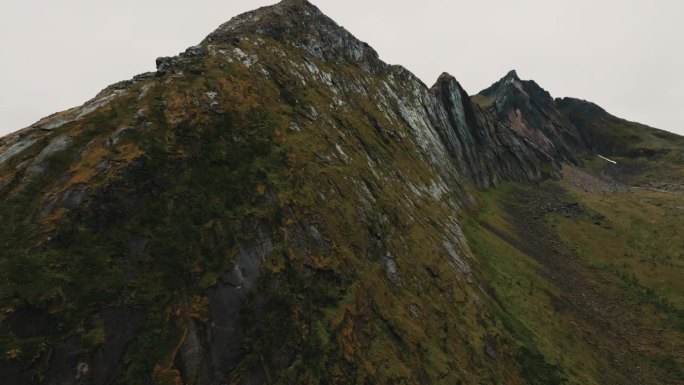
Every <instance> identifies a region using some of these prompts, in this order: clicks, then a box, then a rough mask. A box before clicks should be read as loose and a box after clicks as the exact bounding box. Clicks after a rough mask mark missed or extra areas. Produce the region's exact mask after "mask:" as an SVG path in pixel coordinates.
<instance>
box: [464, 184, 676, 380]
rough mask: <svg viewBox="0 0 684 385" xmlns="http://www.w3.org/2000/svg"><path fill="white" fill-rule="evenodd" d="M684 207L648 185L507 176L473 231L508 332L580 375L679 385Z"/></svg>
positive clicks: (569, 374)
mask: <svg viewBox="0 0 684 385" xmlns="http://www.w3.org/2000/svg"><path fill="white" fill-rule="evenodd" d="M539 191H542V192H543V191H549V192H550V193H549V194H544V193H539ZM536 198H539V199H536ZM525 201H528V202H529V203H528V204H527V203H520V202H525ZM511 202H516V203H511ZM683 204H684V196H682V195H681V194H674V193H663V192H657V191H653V190H648V189H631V190H628V191H625V190H621V191H618V192H603V193H588V192H585V191H584V190H583V189H577V188H574V187H571V186H570V185H569V184H568V183H566V182H565V181H562V182H547V183H545V184H543V185H542V186H539V187H532V186H517V185H508V186H502V187H499V188H497V189H495V190H493V191H489V192H487V193H485V194H484V196H483V209H482V210H481V211H480V212H479V213H478V214H477V215H473V216H471V217H470V218H469V219H468V220H467V221H466V224H467V225H466V226H465V232H466V235H467V236H468V238H469V240H470V242H471V245H472V247H473V250H474V252H475V254H476V255H477V256H478V257H479V258H480V260H481V268H482V274H483V276H484V278H485V281H486V282H487V283H488V285H489V287H490V290H491V293H492V295H493V297H494V298H495V299H496V302H497V304H498V305H499V306H500V307H501V310H502V317H503V319H504V320H510V321H511V322H510V323H508V328H509V331H510V332H511V333H512V335H514V336H516V338H517V340H518V343H519V344H520V345H521V346H535V347H537V348H538V349H539V352H540V353H541V354H542V356H543V357H544V360H545V361H546V362H548V363H549V364H550V365H551V366H547V368H549V369H553V371H554V372H555V373H558V375H559V376H560V377H563V378H565V379H566V380H567V381H568V383H576V384H591V383H606V384H610V383H630V382H632V381H636V379H641V381H644V382H645V383H654V384H655V383H658V384H666V383H667V384H676V383H680V381H681V380H682V379H683V377H682V372H681V367H682V363H683V362H684V361H683V357H682V354H681V349H679V347H681V345H680V343H681V341H682V310H683V307H682V293H683V290H682V283H681V277H682V266H683V259H684V244H683V243H682V239H681V236H680V234H681V232H680V228H681V224H682V223H683V220H682V209H681V207H682V205H683ZM544 206H545V207H547V209H540V207H544ZM548 207H550V208H548ZM521 218H522V220H521ZM536 369H537V370H538V369H539V366H538V365H537V366H536ZM544 383H550V382H549V381H547V382H544Z"/></svg>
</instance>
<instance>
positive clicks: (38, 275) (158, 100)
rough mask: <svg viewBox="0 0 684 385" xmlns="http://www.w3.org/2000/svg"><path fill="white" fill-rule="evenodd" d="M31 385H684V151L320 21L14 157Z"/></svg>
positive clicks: (0, 248)
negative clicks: (434, 74)
mask: <svg viewBox="0 0 684 385" xmlns="http://www.w3.org/2000/svg"><path fill="white" fill-rule="evenodd" d="M0 196H1V199H0V284H1V285H0V378H2V380H1V381H0V382H2V383H3V384H50V385H52V384H54V385H57V384H59V385H62V384H64V385H66V384H74V385H75V384H174V385H175V384H186V385H191V384H192V385H195V384H196V385H214V384H215V385H219V384H245V385H247V384H352V383H354V384H610V385H613V384H654V385H655V384H658V385H660V384H682V383H683V382H684V369H682V368H683V367H684V351H683V350H682V345H683V343H684V338H683V337H684V327H683V325H684V280H682V276H683V275H682V274H683V273H684V243H683V242H682V234H681V228H682V225H684V138H682V137H680V136H677V135H675V134H671V133H668V132H665V131H661V130H657V129H654V128H651V127H648V126H645V125H641V124H638V123H633V122H628V121H625V120H622V119H619V118H617V117H614V116H612V115H610V114H609V113H608V112H606V111H605V110H603V109H602V108H601V107H599V106H596V105H594V104H592V103H590V102H586V101H583V100H579V99H572V98H563V99H554V98H553V97H551V95H550V94H549V93H548V92H546V91H545V90H544V89H543V88H542V87H541V86H539V85H538V84H536V83H535V82H534V81H530V80H521V79H520V78H519V77H518V74H517V73H516V72H515V71H511V72H510V73H508V74H507V75H505V76H504V77H503V78H502V79H501V80H499V81H497V82H495V83H494V84H493V85H492V86H491V87H489V88H488V89H486V90H483V91H482V92H480V93H478V94H476V95H472V96H471V95H469V94H468V93H467V92H466V91H465V90H464V89H463V88H462V87H461V85H460V84H459V83H458V81H457V80H456V79H455V78H454V77H453V76H451V75H449V74H447V73H444V74H442V75H441V76H440V77H439V78H438V79H437V81H436V82H435V84H434V85H433V86H432V87H428V86H426V85H425V84H423V82H421V81H420V80H419V79H418V78H417V77H416V76H415V75H413V74H412V73H411V72H409V71H408V70H406V69H405V68H403V67H401V66H397V65H388V64H386V63H384V62H383V61H381V60H380V58H379V57H378V54H377V53H376V52H375V50H373V48H371V47H370V46H369V45H368V44H366V43H364V42H362V41H360V40H358V39H357V38H355V37H354V36H353V35H352V34H351V33H350V32H348V31H346V30H345V29H344V28H342V27H340V26H339V25H337V24H336V23H335V22H334V21H333V20H331V19H330V18H328V17H326V16H325V15H323V14H322V13H321V12H320V11H319V10H318V9H317V8H316V7H315V6H314V5H312V4H310V3H309V2H307V1H304V0H285V1H282V2H280V3H278V4H276V5H273V6H270V7H265V8H261V9H258V10H255V11H252V12H248V13H246V14H243V15H240V16H237V17H235V18H233V19H231V20H230V21H228V22H227V23H225V24H223V25H221V26H220V27H219V28H218V29H217V30H215V31H214V32H212V33H211V34H209V35H208V36H207V37H206V38H205V39H204V40H203V41H202V42H201V43H200V44H199V45H197V46H194V47H190V48H188V49H187V50H186V51H185V52H183V53H180V54H179V55H177V56H174V57H162V58H158V59H157V71H156V72H153V73H146V74H141V75H138V76H135V77H134V78H133V79H131V80H127V81H122V82H119V83H117V84H114V85H111V86H109V87H107V88H105V89H104V90H103V91H102V92H101V93H100V94H98V95H97V96H96V97H95V98H94V99H92V100H90V101H88V102H86V103H85V104H84V105H82V106H80V107H76V108H73V109H70V110H67V111H63V112H59V113H56V114H53V115H51V116H48V117H46V118H44V119H42V120H40V121H39V122H37V123H35V124H34V125H32V126H30V127H28V128H25V129H22V130H19V131H17V132H15V133H13V134H10V135H8V136H5V137H3V138H1V139H0Z"/></svg>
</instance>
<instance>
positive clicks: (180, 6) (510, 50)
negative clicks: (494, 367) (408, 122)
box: [0, 0, 684, 135]
mask: <svg viewBox="0 0 684 385" xmlns="http://www.w3.org/2000/svg"><path fill="white" fill-rule="evenodd" d="M274 1H275V0H266V1H263V0H252V1H246V0H222V1H217V0H193V1H188V0H185V1H180V0H117V1H106V2H100V1H93V0H40V1H39V0H2V4H1V6H0V135H4V134H6V133H9V132H11V131H15V130H17V129H20V128H23V127H26V126H28V125H30V124H32V123H33V122H35V121H37V120H38V119H40V118H41V117H43V116H46V115H49V114H51V113H53V112H57V111H60V110H64V109H67V108H70V107H73V106H76V105H80V104H82V103H83V102H84V101H86V100H87V99H90V98H91V97H93V96H94V95H95V94H96V93H97V92H98V91H100V90H101V89H102V88H104V87H106V86H107V85H109V84H111V83H114V82H116V81H119V80H124V79H129V78H131V77H132V76H133V75H136V74H138V73H141V72H145V71H152V70H154V68H155V67H154V61H155V58H156V57H158V56H171V55H175V54H177V53H178V52H181V51H183V50H185V48H187V47H189V46H191V45H195V44H197V43H198V42H199V41H200V40H202V39H203V38H204V37H205V36H206V35H207V34H209V33H210V32H211V31H212V30H214V29H215V28H216V27H218V25H219V24H221V23H223V22H225V21H227V20H228V19H230V18H231V17H232V16H235V15H237V14H239V13H241V12H244V11H247V10H250V9H254V8H257V7H259V6H262V5H268V4H271V3H273V2H274ZM313 3H314V4H316V5H317V6H318V7H319V8H321V10H322V11H323V12H325V13H326V14H327V15H328V16H330V17H332V18H333V19H335V20H336V21H337V22H338V23H339V24H341V25H343V26H345V27H346V28H347V29H348V30H350V31H351V32H352V33H353V34H354V35H356V36H357V37H358V38H360V39H361V40H363V41H366V42H368V43H369V44H370V45H371V46H373V47H374V48H375V49H376V50H377V51H378V52H379V54H380V57H381V58H382V59H383V60H384V61H386V62H388V63H391V64H401V65H403V66H405V67H407V68H408V69H409V70H411V71H413V72H414V73H415V74H416V75H418V76H419V77H420V78H421V79H423V81H424V82H425V83H426V84H427V85H432V83H433V82H434V80H435V79H436V78H437V76H438V75H439V74H440V73H441V72H444V71H446V72H449V73H451V74H452V75H454V76H455V77H456V78H457V79H458V80H459V81H460V82H461V84H462V85H463V86H464V87H465V89H466V90H467V91H468V92H469V93H471V94H474V93H477V92H478V91H480V90H481V89H483V88H485V87H487V86H489V85H490V84H491V83H493V82H494V81H496V80H498V79H499V78H500V77H502V76H504V75H505V74H506V72H508V71H509V70H510V69H517V70H518V74H519V75H520V76H521V77H522V78H524V79H533V80H535V81H537V82H538V83H539V84H540V85H541V86H542V87H544V88H545V89H547V90H548V91H549V92H551V94H552V95H553V96H554V97H558V96H573V97H578V98H581V99H586V100H590V101H593V102H595V103H597V104H599V105H601V106H602V107H604V108H605V109H606V110H608V111H609V112H611V113H613V114H614V115H617V116H620V117H623V118H626V119H629V120H634V121H639V122H641V123H645V124H649V125H651V126H654V127H658V128H662V129H666V130H669V131H673V132H677V133H679V134H684V97H683V96H682V93H683V91H684V21H683V20H684V1H682V0H651V1H643V0H517V1H511V0H487V1H476V0H467V1H461V0H451V1H447V0H422V1H415V0H411V1H402V0H345V1H340V0H337V1H333V0H314V1H313Z"/></svg>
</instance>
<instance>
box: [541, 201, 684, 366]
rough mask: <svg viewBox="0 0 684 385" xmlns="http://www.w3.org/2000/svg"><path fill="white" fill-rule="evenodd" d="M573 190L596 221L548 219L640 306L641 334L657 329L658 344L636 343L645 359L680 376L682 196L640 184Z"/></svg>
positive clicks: (683, 253) (683, 252)
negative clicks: (602, 190)
mask: <svg viewBox="0 0 684 385" xmlns="http://www.w3.org/2000/svg"><path fill="white" fill-rule="evenodd" d="M573 192H574V194H573V195H574V197H575V199H577V201H578V202H580V203H581V204H582V205H583V206H584V207H586V208H587V209H588V210H591V211H592V212H594V213H595V215H594V217H595V218H600V219H594V220H591V219H587V220H584V221H578V220H569V219H568V218H565V217H562V216H557V217H553V219H552V223H554V225H555V226H556V227H557V228H558V231H559V233H560V234H561V235H562V237H563V238H564V239H565V240H566V242H568V244H571V245H573V246H574V247H575V248H576V250H577V254H578V255H579V256H580V257H581V258H583V260H584V261H585V263H586V264H587V265H588V266H590V267H591V268H592V269H594V270H595V271H597V272H598V274H600V275H601V276H602V277H604V279H605V280H606V281H608V282H610V284H611V285H613V286H614V287H618V288H620V290H622V291H623V293H624V295H625V296H627V297H628V298H630V299H632V300H633V301H635V302H636V303H637V304H638V306H639V310H638V311H637V310H630V313H631V314H633V315H636V317H638V319H639V320H640V322H641V323H643V325H644V330H646V331H647V332H644V333H645V334H646V335H650V333H651V331H652V330H658V332H657V334H658V337H657V340H658V341H661V342H659V343H658V342H653V340H655V339H656V338H650V339H649V340H648V341H649V342H650V343H648V344H644V345H642V346H640V350H641V353H642V355H643V357H644V359H645V360H646V362H648V364H649V365H655V366H656V367H660V368H662V369H663V370H664V371H666V372H668V373H671V376H672V378H679V379H681V378H683V377H682V376H683V373H682V371H681V370H679V369H677V367H680V366H681V365H682V362H683V361H682V360H684V357H682V356H681V354H679V353H677V347H676V342H674V341H679V340H681V338H682V331H683V328H682V327H683V325H684V323H683V320H684V312H683V310H682V300H683V299H684V298H682V290H683V288H682V287H681V285H682V284H681V279H680V277H681V274H682V272H681V270H682V267H683V263H682V258H684V244H682V242H680V241H679V238H681V237H680V236H679V224H680V223H682V213H681V210H679V207H680V206H681V205H682V196H681V194H677V193H669V192H662V191H657V190H650V189H639V188H635V189H630V190H622V191H618V192H612V193H603V194H588V193H586V192H584V191H582V190H578V189H575V190H573ZM663 240H668V241H665V242H663Z"/></svg>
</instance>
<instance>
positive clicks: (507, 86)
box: [480, 71, 585, 161]
mask: <svg viewBox="0 0 684 385" xmlns="http://www.w3.org/2000/svg"><path fill="white" fill-rule="evenodd" d="M480 95H481V96H484V97H485V98H487V99H489V100H488V102H489V103H491V106H492V108H493V110H494V112H495V113H496V114H497V117H498V118H499V119H500V120H502V121H505V122H508V124H509V125H510V126H511V127H512V128H513V129H514V130H515V131H516V132H518V133H519V134H520V135H522V136H524V137H526V138H528V139H530V140H531V141H532V142H533V143H534V144H535V146H536V147H537V148H539V149H540V150H542V151H544V152H546V153H547V154H549V155H551V156H553V157H555V158H557V159H562V160H566V161H573V160H574V159H575V154H577V153H578V152H581V151H582V150H583V149H584V148H585V144H584V142H583V140H582V137H581V136H580V134H579V132H578V131H577V128H575V127H574V126H573V125H572V123H570V121H569V120H568V119H567V118H566V117H565V116H564V115H562V114H561V113H560V112H559V111H558V108H557V107H556V104H555V103H554V100H553V98H552V97H551V95H550V94H549V93H548V92H546V91H545V90H544V89H542V88H541V87H539V85H537V83H535V82H534V81H529V80H528V81H522V80H520V78H519V77H518V74H517V73H516V72H515V71H510V72H509V73H508V74H507V75H506V76H505V77H503V78H502V79H501V80H499V81H498V82H496V83H494V84H493V85H492V86H491V87H489V88H487V89H486V90H483V91H481V92H480Z"/></svg>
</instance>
